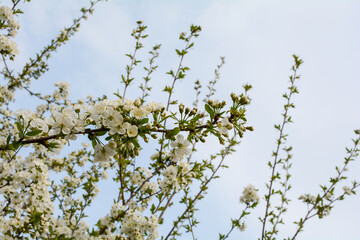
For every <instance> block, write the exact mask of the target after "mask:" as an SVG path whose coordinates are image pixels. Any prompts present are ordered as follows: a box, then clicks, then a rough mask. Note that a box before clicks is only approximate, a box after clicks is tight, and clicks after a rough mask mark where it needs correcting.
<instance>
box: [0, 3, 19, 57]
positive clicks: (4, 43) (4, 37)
mask: <svg viewBox="0 0 360 240" xmlns="http://www.w3.org/2000/svg"><path fill="white" fill-rule="evenodd" d="M19 28H20V25H19V23H18V22H17V21H16V20H15V19H14V15H13V11H12V10H11V9H10V8H9V7H7V6H0V30H1V29H3V30H6V31H7V33H6V34H0V53H1V54H2V55H4V56H6V55H10V56H15V55H16V54H18V52H19V51H18V49H17V44H16V43H15V42H14V41H12V40H10V38H13V37H15V36H16V34H17V30H18V29H19Z"/></svg>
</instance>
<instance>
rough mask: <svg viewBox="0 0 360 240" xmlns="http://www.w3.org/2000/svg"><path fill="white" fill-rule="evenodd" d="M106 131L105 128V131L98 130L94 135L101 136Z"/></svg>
mask: <svg viewBox="0 0 360 240" xmlns="http://www.w3.org/2000/svg"><path fill="white" fill-rule="evenodd" d="M106 133H107V131H106V130H105V131H100V132H97V133H96V136H103V135H105V134H106Z"/></svg>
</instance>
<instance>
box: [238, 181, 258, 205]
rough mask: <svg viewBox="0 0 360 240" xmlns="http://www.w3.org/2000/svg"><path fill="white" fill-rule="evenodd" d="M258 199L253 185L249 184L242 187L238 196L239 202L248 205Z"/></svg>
mask: <svg viewBox="0 0 360 240" xmlns="http://www.w3.org/2000/svg"><path fill="white" fill-rule="evenodd" d="M259 201H260V198H259V195H258V193H257V190H256V189H255V187H254V186H253V185H251V184H249V185H248V186H247V187H245V188H244V190H243V193H242V195H241V197H240V202H242V203H245V204H247V205H250V204H257V203H258V202H259Z"/></svg>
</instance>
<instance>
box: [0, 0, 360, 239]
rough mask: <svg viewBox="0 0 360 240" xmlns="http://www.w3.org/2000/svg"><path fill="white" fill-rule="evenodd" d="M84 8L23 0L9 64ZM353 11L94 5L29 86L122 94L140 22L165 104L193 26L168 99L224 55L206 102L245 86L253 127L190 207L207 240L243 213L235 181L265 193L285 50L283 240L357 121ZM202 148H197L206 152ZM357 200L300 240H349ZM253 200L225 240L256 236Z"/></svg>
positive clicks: (353, 5)
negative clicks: (179, 51)
mask: <svg viewBox="0 0 360 240" xmlns="http://www.w3.org/2000/svg"><path fill="white" fill-rule="evenodd" d="M4 3H7V1H4ZM85 5H88V4H87V1H85V0H77V1H74V0H63V1H54V0H46V1H45V0H33V1H32V2H31V3H30V4H26V5H25V4H24V5H23V6H24V12H25V14H24V15H23V16H21V18H20V23H21V26H22V28H21V30H20V32H19V35H18V37H17V40H18V43H19V50H20V52H21V53H20V55H19V56H18V57H17V61H18V62H19V63H24V62H25V61H26V59H27V58H28V57H31V56H34V54H35V52H37V51H39V50H40V49H41V47H42V46H44V45H45V44H46V43H48V42H49V41H50V39H51V38H53V37H54V36H56V35H57V34H58V32H59V30H60V29H61V28H62V27H63V26H66V25H69V24H71V19H73V18H75V17H77V16H78V14H79V9H80V8H81V7H82V6H85ZM359 9H360V2H359V1H350V0H341V1H340V0H337V1H335V0H328V1H325V0H324V1H320V0H314V1H310V0H302V1H300V0H291V1H290V0H288V1H285V0H283V1H280V0H271V1H269V0H266V1H265V0H262V1H261V0H253V1H245V0H244V1H240V0H239V1H236V0H223V1H220V0H217V1H216V0H212V1H205V0H193V1H190V0H187V1H173V0H168V1H165V0H162V1H161V0H153V1H146V0H135V1H130V0H127V1H125V0H118V1H114V0H113V1H109V2H104V3H100V4H99V5H98V6H97V7H96V10H95V14H94V15H93V16H91V17H90V18H89V20H88V21H87V22H85V23H84V24H83V26H82V27H81V29H80V31H79V33H78V34H77V35H76V36H74V37H73V39H72V40H71V41H70V42H69V43H68V44H67V45H66V46H64V47H62V48H61V49H60V50H59V51H58V52H57V53H56V54H54V58H53V59H52V60H51V61H50V69H51V70H50V71H49V72H48V73H46V74H45V75H44V76H43V77H42V78H41V79H40V80H38V81H36V82H34V85H33V89H34V90H36V91H40V92H47V91H49V89H51V88H52V85H53V83H55V82H57V81H69V82H70V85H71V97H72V98H73V99H76V98H78V97H83V98H84V97H86V96H87V95H88V94H92V95H94V96H100V95H102V94H108V95H109V96H110V95H111V94H112V93H113V92H115V91H116V90H117V89H122V85H121V84H120V75H121V74H122V73H124V67H125V65H126V64H127V62H128V61H127V58H126V57H125V56H124V55H125V53H129V52H130V51H132V47H133V45H134V42H133V40H132V39H131V37H130V32H131V30H132V29H133V28H134V27H135V25H136V21H137V20H144V23H145V24H146V25H147V26H148V29H147V33H148V34H149V37H148V38H147V39H146V40H145V42H144V45H145V50H143V51H142V53H140V55H139V56H140V57H141V58H142V59H147V57H148V55H147V54H146V52H147V51H149V50H150V48H151V46H153V45H155V44H158V43H161V44H162V47H161V50H160V58H159V61H158V64H159V69H158V71H157V72H156V73H155V74H154V76H153V80H152V81H151V82H150V85H152V86H153V87H154V93H153V97H152V100H156V101H165V94H163V93H161V92H160V91H161V89H162V87H163V86H164V85H165V83H166V82H169V81H170V79H169V77H168V75H166V74H165V72H167V71H168V70H169V69H170V68H175V66H176V65H177V63H178V59H177V57H176V54H175V51H174V49H175V48H181V47H182V46H183V45H182V43H181V42H180V41H179V40H178V35H179V33H180V32H182V31H187V30H188V28H189V25H190V24H192V23H193V24H198V25H201V26H202V28H203V31H202V33H201V34H200V37H199V38H198V39H197V40H196V43H195V48H194V49H193V50H192V51H191V52H190V54H189V56H188V57H186V59H185V65H187V66H189V67H190V68H191V71H190V72H189V74H188V77H187V79H185V80H183V81H182V82H180V83H179V84H178V85H177V90H176V97H177V98H179V99H182V100H183V101H184V102H185V103H186V104H191V103H192V101H193V95H194V93H193V92H192V86H193V82H194V81H195V80H197V79H199V80H201V81H202V85H203V86H206V83H207V82H208V81H209V80H210V79H212V78H213V70H214V68H215V67H216V65H217V64H218V63H219V57H220V56H225V58H226V64H225V66H224V67H223V69H222V70H221V77H222V78H221V81H220V83H219V85H218V88H217V89H218V91H217V94H216V96H215V98H220V99H229V94H230V93H231V92H232V91H234V92H240V91H242V89H241V86H242V85H243V84H244V83H250V84H252V85H253V87H254V88H253V90H252V92H251V93H250V94H251V97H252V99H253V102H252V104H251V106H250V108H249V112H248V121H249V123H250V124H252V125H253V126H254V127H255V131H254V132H252V133H248V134H246V136H245V138H244V139H243V141H242V144H241V146H240V148H239V150H238V152H237V153H236V154H234V155H232V156H231V157H230V158H229V159H228V160H229V161H228V163H229V166H230V168H229V169H226V170H224V171H223V172H222V174H221V175H222V178H221V179H219V180H218V181H217V182H214V183H213V184H212V185H211V186H210V190H209V191H208V193H209V194H208V196H207V198H206V199H205V200H203V202H201V204H200V205H199V207H200V214H199V218H200V221H201V225H200V227H199V229H198V230H197V233H198V239H216V238H217V233H218V232H225V231H226V229H227V228H228V226H229V218H230V217H236V215H237V214H238V213H240V211H241V206H240V205H239V203H238V199H239V196H240V194H241V192H242V189H243V187H245V186H246V185H248V184H250V183H251V184H253V185H255V186H256V187H257V188H259V189H260V192H261V193H262V194H263V193H264V190H265V184H264V183H265V181H267V180H268V176H269V174H270V172H269V170H268V168H267V167H266V162H267V161H268V160H271V157H270V156H271V151H272V149H273V148H274V146H275V138H276V132H275V130H274V129H273V127H272V126H273V124H274V123H278V122H279V121H280V117H281V116H280V113H281V110H282V105H283V99H282V97H281V95H282V93H283V92H284V91H286V88H287V81H288V76H289V74H290V67H291V64H292V58H291V55H292V54H297V55H300V57H301V58H303V60H304V62H305V63H304V64H303V67H302V68H301V70H300V74H301V76H302V78H301V80H300V81H299V82H298V84H297V85H298V87H299V90H300V95H297V96H295V99H294V100H295V105H296V109H295V111H292V115H293V118H294V121H295V124H293V125H291V126H289V128H288V132H289V134H290V136H289V144H291V145H292V146H294V159H293V168H292V174H293V178H292V185H293V187H294V189H293V190H292V192H291V193H290V196H291V197H292V199H293V201H292V202H291V204H290V209H289V213H288V215H287V217H286V219H285V220H287V224H286V225H285V226H284V227H282V228H281V231H282V233H285V235H284V237H285V236H287V234H291V233H292V232H293V231H292V230H293V227H292V225H291V224H290V223H291V222H293V221H295V220H297V219H298V218H299V217H300V216H303V215H304V212H305V210H306V206H304V205H303V204H302V203H300V202H299V201H298V200H296V199H297V197H298V196H299V195H300V194H302V193H317V192H318V191H320V190H319V184H325V183H326V182H327V181H328V179H329V177H330V176H333V175H334V174H335V171H334V167H335V165H341V163H342V160H343V157H344V154H345V150H344V148H345V146H351V138H352V137H353V136H354V135H353V132H352V130H353V129H358V128H360V121H359V120H360V111H359V103H360V94H359V88H360V81H359V77H358V68H359V65H360V60H359V57H358V56H359V55H360V47H359V40H360V26H359V22H360V16H359V14H358V11H359ZM17 66H20V65H16V66H15V67H17ZM134 76H136V77H137V78H138V79H139V81H138V82H136V83H135V84H134V85H133V86H132V88H130V89H129V93H128V96H129V97H130V96H137V95H136V94H137V93H138V91H137V86H138V84H140V79H141V77H142V76H143V72H142V71H141V70H139V71H136V72H135V75H134ZM50 92H51V91H50ZM18 97H19V99H20V101H19V102H18V105H17V107H24V106H25V104H24V102H25V101H28V99H29V98H28V97H27V96H26V94H25V92H22V93H21V94H19V95H18ZM34 103H35V102H34ZM209 145H210V146H213V145H215V143H212V142H210V143H209ZM209 145H207V146H206V148H204V149H203V150H202V153H203V154H204V156H205V155H206V154H207V149H209V148H210V147H209ZM351 170H352V171H351V172H350V173H349V176H350V178H349V179H351V180H353V179H358V180H360V179H359V175H358V174H357V173H358V172H359V171H360V166H359V162H357V163H355V164H354V165H353V166H352V167H351ZM109 192H111V189H104V195H105V196H106V193H109ZM100 194H101V192H100ZM359 201H360V199H359V196H355V197H354V196H352V197H349V198H348V199H347V200H346V201H344V202H340V203H339V204H338V205H337V206H336V207H335V208H334V210H333V211H332V213H331V215H330V216H329V217H326V218H325V219H323V220H318V219H312V220H311V221H310V222H309V224H308V225H306V226H305V232H304V233H302V234H301V235H300V237H299V238H298V239H304V240H312V239H328V240H332V239H334V240H335V239H340V238H342V239H347V240H355V239H358V237H359V232H358V229H357V228H358V223H359V220H358V216H359V214H360V204H359ZM261 202H262V204H260V205H259V206H258V208H257V210H256V211H254V213H253V214H252V215H251V216H249V217H248V218H247V223H248V224H247V225H248V229H247V231H246V232H244V233H235V234H234V235H233V236H232V238H231V239H241V238H242V239H256V238H257V237H258V236H259V234H260V225H259V222H258V220H257V217H258V216H262V214H263V210H264V205H263V203H264V200H263V199H262V201H261ZM95 204H98V205H97V207H96V206H95V207H94V209H95V210H93V211H94V214H96V212H100V211H96V208H97V209H98V210H99V208H100V207H101V201H100V200H99V201H98V202H97V203H95ZM173 211H174V212H176V210H173ZM170 213H171V211H170ZM281 236H283V235H281Z"/></svg>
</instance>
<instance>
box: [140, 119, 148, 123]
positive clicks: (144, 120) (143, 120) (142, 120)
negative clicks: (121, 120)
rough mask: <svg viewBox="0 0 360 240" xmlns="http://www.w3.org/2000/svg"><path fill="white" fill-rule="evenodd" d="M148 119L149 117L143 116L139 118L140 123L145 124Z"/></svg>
mask: <svg viewBox="0 0 360 240" xmlns="http://www.w3.org/2000/svg"><path fill="white" fill-rule="evenodd" d="M148 121H149V118H143V119H141V121H140V124H145V123H147V122H148Z"/></svg>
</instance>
